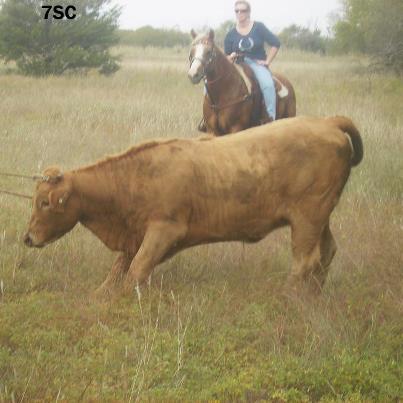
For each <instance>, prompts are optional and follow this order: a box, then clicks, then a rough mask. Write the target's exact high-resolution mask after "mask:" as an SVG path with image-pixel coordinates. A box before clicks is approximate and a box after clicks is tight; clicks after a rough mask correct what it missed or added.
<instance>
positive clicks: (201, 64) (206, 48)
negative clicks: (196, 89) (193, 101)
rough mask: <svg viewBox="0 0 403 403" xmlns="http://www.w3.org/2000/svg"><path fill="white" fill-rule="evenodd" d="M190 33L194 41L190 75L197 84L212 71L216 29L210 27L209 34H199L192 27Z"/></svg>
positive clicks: (190, 55)
mask: <svg viewBox="0 0 403 403" xmlns="http://www.w3.org/2000/svg"><path fill="white" fill-rule="evenodd" d="M190 34H191V35H192V38H193V42H192V47H191V48H190V53H189V62H190V68H189V71H188V76H189V79H190V81H191V82H192V83H193V84H197V83H199V82H200V80H201V79H202V78H204V77H205V76H206V74H207V73H208V72H209V71H210V69H211V67H212V62H213V60H214V58H215V54H216V50H215V45H214V31H213V30H212V29H210V30H209V32H208V33H207V34H199V35H197V34H196V32H195V31H194V30H193V29H192V30H191V32H190Z"/></svg>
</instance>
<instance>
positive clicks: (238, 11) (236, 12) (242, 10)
mask: <svg viewBox="0 0 403 403" xmlns="http://www.w3.org/2000/svg"><path fill="white" fill-rule="evenodd" d="M247 12H248V10H247V9H246V8H243V9H238V10H235V14H241V13H242V14H243V13H247Z"/></svg>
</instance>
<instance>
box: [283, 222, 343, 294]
mask: <svg viewBox="0 0 403 403" xmlns="http://www.w3.org/2000/svg"><path fill="white" fill-rule="evenodd" d="M292 251H293V264H292V269H291V273H290V275H289V278H288V285H290V286H291V287H292V288H297V287H298V288H299V287H304V288H308V289H309V291H312V292H314V293H320V292H321V290H322V287H323V285H324V283H325V281H326V277H327V274H328V270H329V265H330V262H331V261H332V259H333V256H334V254H335V253H336V244H335V242H334V239H333V236H332V233H331V232H330V228H329V223H328V222H326V224H325V225H323V224H322V225H318V224H313V223H311V222H308V221H307V220H305V219H301V220H299V221H298V222H296V223H293V225H292Z"/></svg>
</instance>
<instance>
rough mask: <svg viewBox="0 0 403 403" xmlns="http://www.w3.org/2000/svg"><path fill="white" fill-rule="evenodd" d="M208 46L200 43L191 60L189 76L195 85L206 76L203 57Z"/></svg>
mask: <svg viewBox="0 0 403 403" xmlns="http://www.w3.org/2000/svg"><path fill="white" fill-rule="evenodd" d="M205 48H206V45H205V44H203V43H198V44H197V45H196V46H195V48H194V49H195V50H194V56H193V58H192V60H191V65H190V68H189V71H188V76H189V78H190V81H191V82H192V83H193V84H197V83H199V82H200V80H201V79H202V78H203V76H204V65H203V63H204V62H203V57H204V53H205Z"/></svg>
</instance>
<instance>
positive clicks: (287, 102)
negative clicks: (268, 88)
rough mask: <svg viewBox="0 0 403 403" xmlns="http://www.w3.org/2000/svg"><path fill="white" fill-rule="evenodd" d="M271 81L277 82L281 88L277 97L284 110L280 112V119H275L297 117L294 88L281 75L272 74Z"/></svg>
mask: <svg viewBox="0 0 403 403" xmlns="http://www.w3.org/2000/svg"><path fill="white" fill-rule="evenodd" d="M273 79H274V80H275V81H278V83H279V84H280V85H281V87H282V89H281V91H280V92H278V94H277V95H278V96H279V98H280V100H281V102H282V103H284V109H282V111H283V112H280V114H281V117H280V116H279V117H277V118H278V119H283V118H293V117H294V116H296V115H297V100H296V97H295V90H294V87H293V86H292V84H291V83H290V81H289V80H288V79H287V78H286V77H284V76H283V75H282V74H279V73H273ZM282 92H283V93H284V96H281V93H282ZM277 101H279V100H277ZM277 104H278V102H277Z"/></svg>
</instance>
